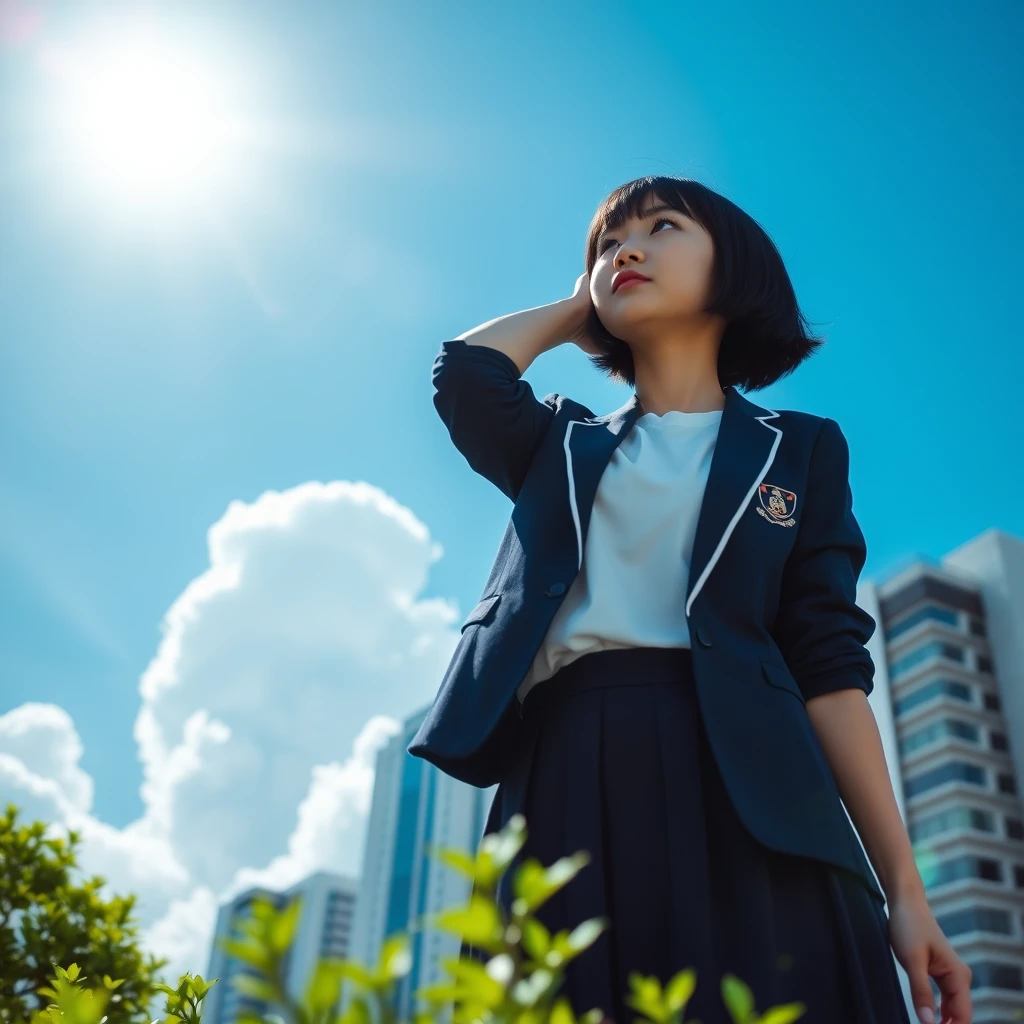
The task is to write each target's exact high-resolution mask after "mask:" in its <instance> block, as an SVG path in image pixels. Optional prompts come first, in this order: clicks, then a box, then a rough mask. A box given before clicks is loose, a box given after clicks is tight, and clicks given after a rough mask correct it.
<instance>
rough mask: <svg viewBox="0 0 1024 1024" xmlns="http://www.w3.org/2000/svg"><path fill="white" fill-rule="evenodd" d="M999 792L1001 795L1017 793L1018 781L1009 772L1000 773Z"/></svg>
mask: <svg viewBox="0 0 1024 1024" xmlns="http://www.w3.org/2000/svg"><path fill="white" fill-rule="evenodd" d="M999 792H1000V793H1016V792H1017V780H1016V779H1014V777H1013V776H1012V775H1010V774H1009V773H1008V772H1000V773H999Z"/></svg>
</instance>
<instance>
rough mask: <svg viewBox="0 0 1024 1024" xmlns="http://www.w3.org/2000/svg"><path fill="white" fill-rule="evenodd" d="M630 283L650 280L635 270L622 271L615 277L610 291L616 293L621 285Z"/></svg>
mask: <svg viewBox="0 0 1024 1024" xmlns="http://www.w3.org/2000/svg"><path fill="white" fill-rule="evenodd" d="M630 281H650V278H649V277H647V276H645V275H644V274H640V273H637V271H635V270H624V271H622V273H620V274H616V275H615V279H614V280H613V281H612V291H613V292H617V291H618V290H619V288H621V287H622V285H624V284H628V283H629V282H630Z"/></svg>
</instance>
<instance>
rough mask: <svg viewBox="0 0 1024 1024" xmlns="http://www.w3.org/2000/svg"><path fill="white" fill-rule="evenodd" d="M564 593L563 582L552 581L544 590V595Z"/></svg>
mask: <svg viewBox="0 0 1024 1024" xmlns="http://www.w3.org/2000/svg"><path fill="white" fill-rule="evenodd" d="M564 593H565V584H564V583H552V584H551V586H550V587H548V589H547V590H545V591H544V596H545V597H561V596H562V595H563V594H564Z"/></svg>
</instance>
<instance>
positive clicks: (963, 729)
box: [899, 718, 981, 757]
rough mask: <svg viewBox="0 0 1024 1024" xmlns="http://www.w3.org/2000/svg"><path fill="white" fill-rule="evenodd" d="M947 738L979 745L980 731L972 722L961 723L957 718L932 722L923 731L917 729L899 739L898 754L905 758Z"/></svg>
mask: <svg viewBox="0 0 1024 1024" xmlns="http://www.w3.org/2000/svg"><path fill="white" fill-rule="evenodd" d="M947 736H949V737H955V738H957V739H963V740H970V742H971V743H979V742H980V740H981V730H980V729H979V728H978V726H976V725H974V724H973V723H972V722H962V721H960V720H959V719H957V718H943V719H942V720H941V721H939V722H932V723H931V724H930V725H926V726H925V727H924V728H923V729H917V730H916V731H914V732H912V733H909V734H908V735H907V736H905V737H904V738H903V739H901V740H900V741H899V749H900V754H901V755H902V756H903V757H906V756H907V755H909V754H912V753H913V752H914V751H915V750H920V749H921V748H922V747H926V746H928V745H929V744H931V743H937V742H938V741H939V740H941V739H945V738H946V737H947Z"/></svg>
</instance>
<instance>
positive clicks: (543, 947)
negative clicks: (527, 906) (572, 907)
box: [520, 917, 551, 963]
mask: <svg viewBox="0 0 1024 1024" xmlns="http://www.w3.org/2000/svg"><path fill="white" fill-rule="evenodd" d="M520 928H521V930H522V946H523V949H524V950H525V951H526V953H527V955H528V956H530V957H531V958H532V959H534V960H536V961H537V962H538V963H543V962H544V957H545V955H546V954H547V951H548V950H549V949H550V948H551V933H550V932H549V931H548V930H547V928H545V927H544V925H543V924H541V922H540V921H538V920H537V918H535V917H526V918H523V920H522V921H521V922H520Z"/></svg>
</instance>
